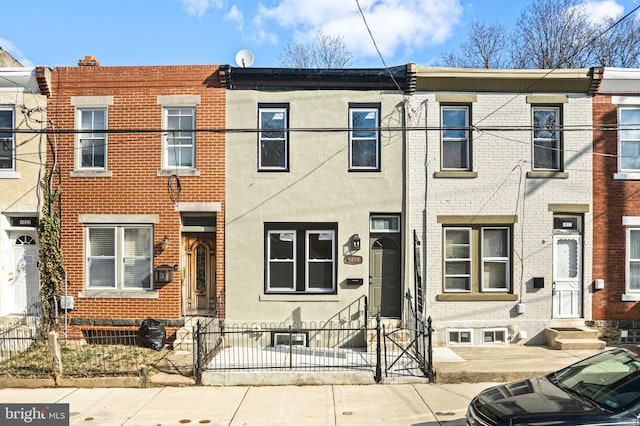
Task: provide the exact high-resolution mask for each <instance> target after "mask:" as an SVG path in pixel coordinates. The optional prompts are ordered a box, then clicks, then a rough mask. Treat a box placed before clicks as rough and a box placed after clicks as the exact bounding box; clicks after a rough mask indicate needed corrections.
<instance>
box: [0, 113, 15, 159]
mask: <svg viewBox="0 0 640 426" xmlns="http://www.w3.org/2000/svg"><path fill="white" fill-rule="evenodd" d="M13 127H14V110H13V107H0V170H15V169H16V159H15V138H14V136H13Z"/></svg>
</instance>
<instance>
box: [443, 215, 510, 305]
mask: <svg viewBox="0 0 640 426" xmlns="http://www.w3.org/2000/svg"><path fill="white" fill-rule="evenodd" d="M443 259H444V265H443V268H444V291H445V292H458V293H471V292H508V291H511V247H510V229H509V228H507V227H448V228H445V229H444V255H443ZM476 265H478V266H476Z"/></svg>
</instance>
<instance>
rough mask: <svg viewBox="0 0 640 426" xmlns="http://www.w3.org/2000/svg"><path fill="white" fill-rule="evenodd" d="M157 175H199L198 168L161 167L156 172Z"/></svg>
mask: <svg viewBox="0 0 640 426" xmlns="http://www.w3.org/2000/svg"><path fill="white" fill-rule="evenodd" d="M156 175H157V176H173V175H176V176H200V170H198V169H177V170H176V169H162V170H158V171H157V172H156Z"/></svg>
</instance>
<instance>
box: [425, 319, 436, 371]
mask: <svg viewBox="0 0 640 426" xmlns="http://www.w3.org/2000/svg"><path fill="white" fill-rule="evenodd" d="M431 323H432V320H431V316H429V318H427V330H426V332H427V342H428V346H427V363H428V365H427V378H428V379H429V383H434V382H435V380H436V375H435V373H434V371H433V344H432V342H431V340H432V339H431V335H432V331H433V329H432V328H431Z"/></svg>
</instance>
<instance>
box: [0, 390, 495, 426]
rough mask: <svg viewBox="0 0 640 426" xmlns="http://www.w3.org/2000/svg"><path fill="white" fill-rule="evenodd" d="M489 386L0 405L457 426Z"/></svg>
mask: <svg viewBox="0 0 640 426" xmlns="http://www.w3.org/2000/svg"><path fill="white" fill-rule="evenodd" d="M491 385H493V383H475V384H443V385H439V384H399V385H323V386H260V387H258V386H227V387H210V386H204V387H201V386H192V387H161V388H145V389H133V388H95V389H86V388H41V389H7V388H5V389H0V401H2V402H3V403H24V404H47V403H68V404H69V411H70V424H71V425H125V426H133V425H140V426H146V425H149V426H160V425H180V424H210V425H376V424H385V425H392V426H393V425H421V426H436V425H440V424H443V423H444V422H446V424H447V425H450V426H462V425H464V424H465V412H466V409H467V405H468V403H469V401H470V400H471V398H472V397H473V396H474V395H475V394H477V393H478V392H480V391H481V390H483V389H485V388H487V387H489V386H491ZM0 417H1V413H0ZM0 420H1V418H0Z"/></svg>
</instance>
